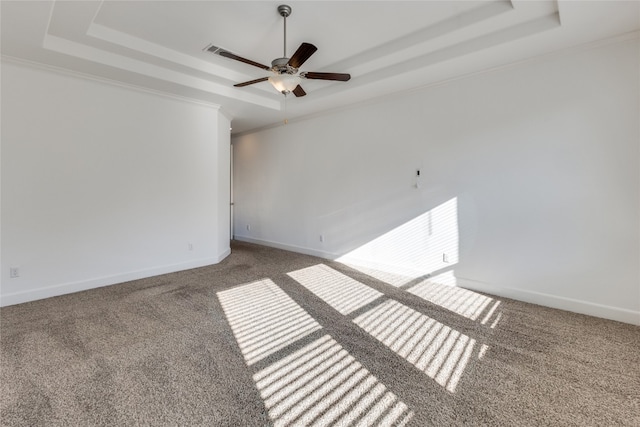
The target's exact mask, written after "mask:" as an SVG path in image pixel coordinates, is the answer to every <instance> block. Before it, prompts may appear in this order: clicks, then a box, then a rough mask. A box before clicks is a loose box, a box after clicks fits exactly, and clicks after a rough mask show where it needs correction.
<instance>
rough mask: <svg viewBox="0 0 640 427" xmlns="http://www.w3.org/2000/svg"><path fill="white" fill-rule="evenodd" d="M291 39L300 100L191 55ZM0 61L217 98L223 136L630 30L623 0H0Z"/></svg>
mask: <svg viewBox="0 0 640 427" xmlns="http://www.w3.org/2000/svg"><path fill="white" fill-rule="evenodd" d="M283 3H285V4H289V5H290V6H291V7H292V8H293V12H292V14H291V16H290V17H289V18H288V19H287V38H288V40H287V56H291V55H292V54H293V52H294V51H295V49H297V47H298V46H299V45H300V43H302V42H309V43H312V44H314V45H316V46H317V47H318V51H317V52H316V53H315V54H314V55H313V56H312V57H311V58H310V59H309V60H308V61H307V62H306V63H305V64H304V65H303V66H302V67H301V71H330V72H340V73H350V74H351V76H352V79H351V80H350V81H349V82H327V81H318V80H315V81H314V80H304V81H303V82H302V86H303V88H304V89H305V91H306V92H307V94H308V95H307V96H305V97H301V98H295V97H293V96H290V97H288V98H287V102H286V112H285V111H284V109H285V105H284V102H283V99H284V97H283V96H282V95H281V94H279V93H277V92H276V91H275V89H274V88H273V87H272V86H271V85H270V84H269V83H268V82H262V83H258V84H255V85H252V86H247V87H244V88H234V87H233V84H234V83H239V82H243V81H248V80H253V79H257V78H260V77H266V76H267V75H268V74H269V72H268V71H264V70H260V69H259V68H256V67H252V66H250V65H247V64H244V63H241V62H238V61H234V60H231V59H227V58H223V57H221V56H217V55H213V54H211V53H208V52H205V51H204V50H203V49H204V48H205V47H206V46H207V45H209V44H214V45H216V46H220V47H223V48H224V49H226V50H229V51H231V52H233V53H235V54H236V55H239V56H242V57H245V58H249V59H251V60H253V61H256V62H259V63H263V64H266V65H269V64H270V63H271V60H273V59H274V58H277V57H281V56H282V55H283V18H282V17H281V16H280V15H279V14H278V12H277V6H278V5H279V4H283ZM0 8H1V9H0V14H1V37H2V56H3V59H5V60H6V59H9V60H12V59H16V60H20V61H29V62H36V63H40V64H45V65H47V66H52V67H57V68H63V69H68V70H72V71H74V72H78V73H82V74H87V75H92V76H96V77H98V78H102V79H108V80H113V81H117V82H121V83H123V84H127V85H133V86H138V87H142V88H145V89H148V90H153V91H160V92H164V93H169V94H171V95H174V96H179V97H184V98H190V99H195V100H198V101H201V102H206V103H212V104H217V105H220V106H221V107H222V110H223V111H224V112H225V113H226V114H227V115H228V116H229V117H231V118H232V120H233V121H232V126H233V133H241V132H246V131H249V130H252V129H257V128H261V127H264V126H269V125H271V124H274V123H278V122H281V121H282V120H283V119H284V118H285V115H286V117H287V118H289V119H294V118H296V117H303V116H307V115H311V114H317V113H321V112H322V111H326V110H328V109H332V108H340V107H343V106H346V105H350V104H353V103H357V102H362V101H366V100H369V99H373V98H377V97H380V96H385V95H387V94H391V93H396V92H399V91H407V90H411V89H415V88H418V87H424V86H427V85H431V84H437V83H439V82H442V81H446V80H450V79H453V78H457V77H460V76H465V75H469V74H472V73H476V72H480V71H483V70H486V69H491V68H495V67H500V66H504V65H507V64H510V63H514V62H518V61H522V60H526V59H528V58H532V57H537V56H540V55H543V54H547V53H550V52H556V51H561V50H563V49H566V48H569V47H572V46H578V45H584V44H588V43H590V42H593V41H596V40H601V39H606V38H611V37H616V36H620V35H625V34H629V33H632V32H637V31H639V30H640V2H637V1H556V0H551V1H522V0H512V1H509V0H487V1H287V0H279V1H185V0H183V1H153V0H148V1H102V0H85V1H61V0H58V1H24V0H21V1H8V0H2V1H1V2H0Z"/></svg>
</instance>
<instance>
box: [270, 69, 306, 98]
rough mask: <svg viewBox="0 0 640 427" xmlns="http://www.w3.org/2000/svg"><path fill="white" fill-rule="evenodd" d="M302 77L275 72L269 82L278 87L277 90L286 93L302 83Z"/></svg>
mask: <svg viewBox="0 0 640 427" xmlns="http://www.w3.org/2000/svg"><path fill="white" fill-rule="evenodd" d="M300 80H301V79H300V77H298V76H292V75H291V74H274V75H273V76H271V77H269V83H271V84H272V85H273V87H275V88H276V90H277V91H278V92H280V93H282V94H284V95H286V94H288V93H291V92H293V90H294V89H295V88H296V87H297V86H298V85H299V84H300Z"/></svg>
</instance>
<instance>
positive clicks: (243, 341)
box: [218, 279, 321, 365]
mask: <svg viewBox="0 0 640 427" xmlns="http://www.w3.org/2000/svg"><path fill="white" fill-rule="evenodd" d="M218 298H219V299H220V304H221V305H222V309H223V310H224V313H225V315H226V316H227V320H228V321H229V325H230V326H231V330H232V331H233V334H234V336H235V337H236V340H237V341H238V345H239V346H240V350H241V351H242V354H243V356H244V358H245V360H246V362H247V364H248V365H253V364H254V363H256V362H258V361H260V360H262V359H264V358H265V357H267V356H269V355H271V354H273V353H275V352H277V351H278V350H280V349H282V348H284V347H286V346H288V345H290V344H291V343H293V342H296V341H297V340H299V339H300V338H303V337H305V336H307V335H309V334H311V333H313V332H314V331H317V330H319V329H321V326H320V324H319V323H318V322H316V321H315V320H314V319H313V318H312V317H311V316H310V315H309V314H308V313H307V312H306V311H304V310H303V309H302V307H300V306H299V305H298V304H296V303H295V302H294V301H293V300H292V299H291V298H290V297H289V296H288V295H287V294H286V293H284V292H283V291H282V290H281V289H280V288H279V287H278V286H277V285H276V284H275V283H273V281H272V280H270V279H263V280H259V281H257V282H253V283H249V284H247V285H244V286H238V287H236V288H233V289H229V290H227V291H223V292H218Z"/></svg>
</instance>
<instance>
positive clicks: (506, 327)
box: [0, 243, 640, 426]
mask: <svg viewBox="0 0 640 427" xmlns="http://www.w3.org/2000/svg"><path fill="white" fill-rule="evenodd" d="M373 276H374V275H371V274H365V273H363V272H360V271H357V270H355V269H353V268H350V267H347V266H344V265H341V264H338V263H333V262H329V261H326V260H322V259H318V258H314V257H310V256H305V255H300V254H294V253H290V252H285V251H280V250H276V249H271V248H265V247H261V246H255V245H250V244H244V243H235V244H234V246H233V252H232V254H231V256H230V257H228V258H227V259H226V260H225V261H223V262H222V263H220V264H219V265H216V266H211V267H204V268H199V269H195V270H189V271H184V272H179V273H174V274H169V275H164V276H159V277H154V278H150V279H144V280H138V281H135V282H130V283H126V284H120V285H115V286H110V287H105V288H101V289H94V290H91V291H86V292H80V293H77V294H72V295H66V296H61V297H56V298H50V299H47V300H42V301H35V302H31V303H27V304H21V305H17V306H12V307H6V308H3V309H2V310H1V324H0V327H1V329H0V334H1V368H2V370H1V371H0V380H1V381H0V392H1V395H0V399H1V402H0V411H1V412H0V415H1V418H0V422H1V424H2V425H4V426H57V425H60V426H62V425H64V426H69V425H78V426H93V425H118V426H121V425H156V426H158V425H163V426H164V425H208V426H265V425H319V426H327V425H412V426H427V425H438V426H449V425H506V426H516V425H518V426H527V425H531V426H540V425H554V426H555V425H576V426H588V425H594V426H596V425H597V426H613V425H628V426H638V425H640V328H639V327H637V326H632V325H628V324H623V323H618V322H613V321H607V320H602V319H598V318H593V317H588V316H583V315H578V314H572V313H568V312H563V311H559V310H553V309H549V308H544V307H540V306H535V305H531V304H525V303H521V302H517V301H512V300H507V299H503V298H497V297H493V296H491V295H480V294H477V293H474V292H470V291H464V290H460V289H456V288H449V287H444V286H441V285H438V284H434V283H431V282H429V281H428V280H413V281H410V282H408V283H397V282H393V281H391V282H390V283H393V285H390V284H388V283H385V282H384V281H382V280H379V279H376V278H374V277H373Z"/></svg>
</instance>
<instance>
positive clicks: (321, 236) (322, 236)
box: [320, 234, 324, 242]
mask: <svg viewBox="0 0 640 427" xmlns="http://www.w3.org/2000/svg"><path fill="white" fill-rule="evenodd" d="M320 241H321V242H324V234H321V235H320Z"/></svg>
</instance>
